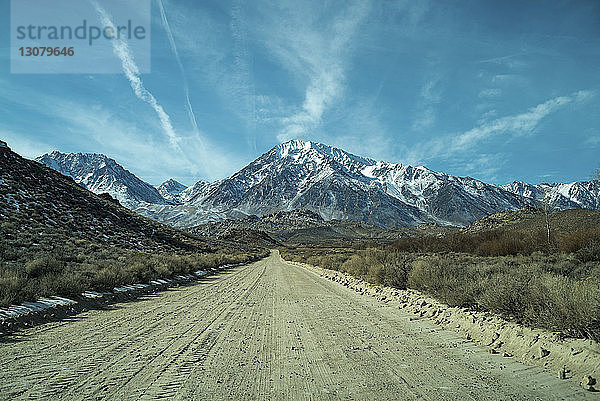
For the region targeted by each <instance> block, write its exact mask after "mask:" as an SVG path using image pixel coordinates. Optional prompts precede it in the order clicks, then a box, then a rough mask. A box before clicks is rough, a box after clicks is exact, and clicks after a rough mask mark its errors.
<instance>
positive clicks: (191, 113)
mask: <svg viewBox="0 0 600 401" xmlns="http://www.w3.org/2000/svg"><path fill="white" fill-rule="evenodd" d="M158 7H159V8H160V16H161V18H162V22H163V25H164V27H165V31H166V32H167V36H168V38H169V44H170V45H171V51H173V55H174V56H175V61H177V65H178V66H179V71H180V72H181V78H182V79H183V90H184V92H185V101H186V108H187V112H188V116H189V117H190V122H191V123H192V127H194V130H195V131H196V132H198V123H197V122H196V115H195V114H194V110H193V109H192V103H191V102H190V88H189V86H188V82H187V78H186V76H185V70H184V68H183V64H182V63H181V59H180V58H179V52H178V51H177V46H176V45H175V39H174V38H173V32H172V31H171V26H170V25H169V21H168V20H167V13H166V12H165V7H164V5H163V2H162V0H158Z"/></svg>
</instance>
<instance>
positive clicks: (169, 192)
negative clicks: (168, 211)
mask: <svg viewBox="0 0 600 401" xmlns="http://www.w3.org/2000/svg"><path fill="white" fill-rule="evenodd" d="M156 189H157V190H158V193H159V194H160V196H162V197H163V198H164V199H167V200H170V201H172V202H173V203H182V202H181V200H180V195H181V193H182V192H183V191H184V190H185V189H187V187H186V186H185V185H183V184H181V183H179V182H177V181H175V180H174V179H172V178H171V179H170V180H167V181H165V182H163V183H162V184H160V185H159V186H158V187H156Z"/></svg>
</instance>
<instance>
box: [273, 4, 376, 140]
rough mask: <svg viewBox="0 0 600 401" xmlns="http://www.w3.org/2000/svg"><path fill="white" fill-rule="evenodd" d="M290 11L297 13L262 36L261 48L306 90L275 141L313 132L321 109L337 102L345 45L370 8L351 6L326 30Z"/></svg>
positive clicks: (347, 45)
mask: <svg viewBox="0 0 600 401" xmlns="http://www.w3.org/2000/svg"><path fill="white" fill-rule="evenodd" d="M295 7H299V8H298V9H286V10H285V12H288V13H289V15H286V16H285V18H284V19H283V20H285V24H283V23H282V22H279V23H276V25H275V26H274V27H269V29H268V30H267V32H265V33H266V36H268V40H266V41H265V44H266V46H267V47H268V48H269V49H270V51H271V52H272V53H273V54H274V55H275V56H276V57H277V59H279V61H281V62H282V64H283V65H284V67H285V68H286V69H288V70H289V71H290V72H291V73H292V74H294V75H295V76H296V77H300V78H299V79H300V80H302V81H303V86H304V88H305V89H304V100H303V102H302V105H301V106H300V107H296V108H295V110H294V111H293V112H292V113H291V114H290V115H288V116H285V117H283V118H282V119H281V125H282V126H281V129H280V130H279V133H278V135H277V138H278V140H279V141H285V140H288V139H291V138H295V137H300V136H302V135H306V134H308V133H310V132H312V131H313V130H315V129H316V128H317V127H318V126H319V125H320V123H321V122H322V118H323V114H324V113H325V112H326V110H328V109H329V108H331V107H332V106H333V105H334V104H335V102H336V101H337V100H338V99H340V97H341V95H342V93H343V92H344V88H345V87H344V81H345V72H346V71H345V70H346V63H347V59H346V58H347V57H348V56H349V51H350V48H351V46H350V41H351V40H352V38H353V37H354V35H355V33H356V31H357V29H358V27H359V25H360V24H361V22H362V21H363V20H364V19H365V18H366V16H367V15H368V12H369V9H370V4H369V3H368V2H366V1H359V2H355V3H354V4H350V5H349V6H347V7H346V8H345V9H343V10H342V11H341V12H340V13H339V14H338V15H336V16H335V17H334V18H333V22H332V24H331V25H330V26H331V28H329V29H325V30H324V29H323V28H322V24H318V23H317V21H316V18H315V17H311V16H310V15H306V14H305V13H303V12H302V10H301V6H300V5H298V6H295ZM277 11H278V12H283V10H277ZM271 17H272V18H273V16H271ZM274 19H278V17H275V18H274Z"/></svg>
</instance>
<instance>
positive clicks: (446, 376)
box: [0, 253, 597, 400]
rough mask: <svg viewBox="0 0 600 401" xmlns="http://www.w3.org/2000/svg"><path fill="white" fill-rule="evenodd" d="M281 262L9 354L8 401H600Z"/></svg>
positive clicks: (227, 275) (117, 310)
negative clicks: (483, 400) (316, 400)
mask: <svg viewBox="0 0 600 401" xmlns="http://www.w3.org/2000/svg"><path fill="white" fill-rule="evenodd" d="M411 317H412V315H410V316H409V315H407V314H406V313H404V312H401V311H399V310H398V309H396V308H393V307H391V306H387V305H385V304H382V303H379V302H377V301H376V300H374V299H373V298H371V297H365V296H361V295H359V294H357V293H355V292H353V291H351V290H349V289H347V288H345V287H342V286H341V285H339V284H336V283H333V282H330V281H327V280H325V279H322V278H319V277H318V276H317V275H316V274H314V273H312V272H310V271H308V270H306V269H303V268H301V267H298V266H292V265H289V264H286V263H284V262H282V261H281V259H280V257H279V254H278V253H273V254H272V255H271V257H269V258H267V259H265V260H262V261H260V262H257V263H254V264H252V265H248V266H242V267H238V268H235V269H233V270H230V271H227V272H224V273H221V274H220V275H218V276H213V277H210V278H206V279H205V280H203V281H201V282H200V283H199V284H196V285H193V286H189V287H185V288H179V289H172V290H169V291H167V292H163V293H160V294H157V295H153V296H147V297H144V298H142V299H140V300H139V301H137V302H131V303H127V304H118V305H116V306H114V307H113V308H111V309H110V310H108V311H89V312H86V313H83V314H80V315H78V316H77V317H76V318H73V319H71V320H70V321H62V322H55V323H49V324H46V325H43V326H38V327H36V328H33V329H30V330H28V331H25V332H22V333H20V334H19V335H17V336H12V337H10V338H7V339H5V340H4V341H3V342H2V343H0V399H6V400H14V399H28V400H30V399H50V400H61V399H81V400H95V399H108V400H138V399H141V400H157V399H197V400H204V399H210V400H255V399H276V400H279V399H282V400H285V399H289V400H311V399H324V400H328V399H332V400H337V399H349V400H350V399H360V400H386V399H390V400H413V399H430V400H482V399H490V400H535V399H540V400H555V399H566V400H577V399H588V398H589V399H597V397H595V394H592V393H587V392H585V391H584V390H582V389H579V388H577V387H573V386H572V385H570V384H569V383H566V382H564V381H560V380H559V379H557V378H555V377H554V376H553V375H550V374H548V373H544V372H542V371H541V370H540V369H538V368H534V367H527V366H525V365H522V364H520V363H518V362H515V361H512V360H511V359H510V358H503V357H502V356H500V355H491V354H488V353H486V352H485V350H484V349H482V348H480V347H477V346H475V345H474V344H472V343H469V342H466V341H465V340H464V339H462V338H461V337H459V336H458V335H457V334H454V333H453V332H450V331H445V330H441V329H440V328H438V327H437V326H435V325H433V324H431V323H430V322H428V321H427V320H416V321H415V320H410V318H411Z"/></svg>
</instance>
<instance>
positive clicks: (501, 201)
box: [38, 140, 600, 228]
mask: <svg viewBox="0 0 600 401" xmlns="http://www.w3.org/2000/svg"><path fill="white" fill-rule="evenodd" d="M38 160H39V161H41V162H43V163H44V164H46V165H47V166H49V167H52V168H54V169H56V170H58V171H59V172H62V173H63V174H67V175H70V176H72V177H73V178H74V179H75V180H76V181H77V182H79V183H81V184H82V185H84V186H85V187H86V188H88V189H90V190H92V191H93V192H97V193H98V192H108V193H110V194H111V195H112V196H113V197H115V198H117V199H119V200H120V201H121V202H122V203H123V204H125V205H127V206H128V207H130V208H132V209H134V210H135V211H137V212H138V213H141V214H143V215H145V216H148V217H151V218H153V219H156V220H159V221H162V222H165V223H168V224H171V225H173V226H176V227H182V228H187V227H193V226H196V225H199V224H203V223H207V222H213V221H221V220H224V219H227V218H243V217H246V216H251V215H259V216H262V215H267V214H271V213H275V212H279V211H292V210H298V209H305V210H309V211H312V212H315V213H317V214H319V215H320V216H321V217H322V218H323V219H325V220H333V219H340V220H354V221H363V222H367V223H370V224H373V225H377V226H380V227H398V226H412V225H417V224H420V223H429V222H435V223H438V224H448V225H466V224H470V223H472V222H474V221H476V220H478V219H480V218H482V217H485V216H488V215H490V214H493V213H496V212H499V211H504V210H516V209H520V208H522V207H523V206H527V205H535V204H536V202H537V200H539V199H540V197H542V198H543V196H544V195H543V193H545V192H546V191H551V193H552V194H553V195H552V196H554V197H555V198H556V202H555V203H557V204H560V205H561V206H560V207H561V208H571V207H573V208H580V207H590V208H597V207H599V206H600V204H599V202H598V183H597V182H587V183H586V182H581V183H572V184H551V185H550V184H541V185H529V184H524V183H518V182H515V183H513V184H509V185H505V186H501V187H499V186H495V185H490V184H486V183H483V182H481V181H478V180H476V179H473V178H470V177H456V176H452V175H448V174H445V173H439V172H435V171H432V170H429V169H427V168H425V167H422V166H417V167H414V166H408V165H403V164H396V163H388V162H382V161H376V160H373V159H369V158H366V157H360V156H355V155H353V154H350V153H348V152H346V151H344V150H341V149H338V148H335V147H332V146H328V145H323V144H320V143H315V142H304V141H299V140H292V141H289V142H286V143H283V144H280V145H278V146H276V147H274V148H272V149H271V150H269V151H268V152H267V153H265V154H263V155H262V156H260V157H259V158H258V159H256V160H255V161H253V162H252V163H250V164H249V165H247V166H246V167H244V168H243V169H241V170H240V171H238V172H237V173H235V174H233V175H232V176H231V177H229V178H226V179H223V180H219V181H215V182H210V183H209V182H205V181H199V182H197V183H196V184H194V185H192V186H190V187H187V188H185V186H183V185H181V184H179V183H178V182H177V181H175V180H169V181H167V182H165V183H163V184H162V185H160V186H159V187H158V190H157V189H156V188H154V187H152V186H150V185H149V184H146V183H144V182H143V181H141V180H139V179H138V178H137V177H135V176H134V175H133V174H131V173H129V172H128V171H126V170H124V169H123V168H122V167H121V166H119V165H118V164H117V163H116V162H115V161H114V160H112V159H108V158H107V157H105V156H102V155H82V154H61V153H59V152H53V153H51V154H50V155H44V156H42V157H41V158H38Z"/></svg>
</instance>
